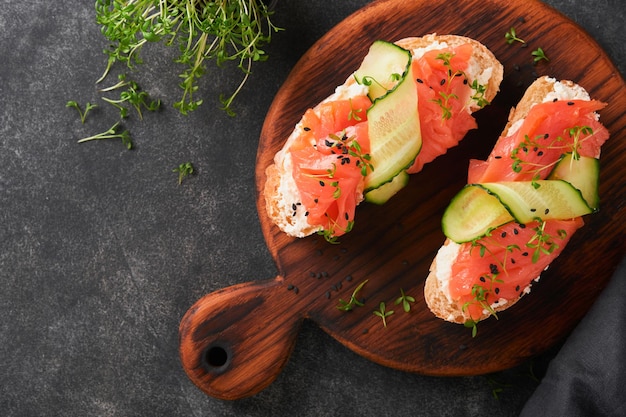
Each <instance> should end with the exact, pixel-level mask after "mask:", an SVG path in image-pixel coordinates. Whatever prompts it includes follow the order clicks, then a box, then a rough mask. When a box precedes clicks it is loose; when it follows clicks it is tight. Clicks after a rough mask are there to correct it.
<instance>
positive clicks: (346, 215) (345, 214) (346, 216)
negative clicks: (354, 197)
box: [343, 212, 350, 220]
mask: <svg viewBox="0 0 626 417" xmlns="http://www.w3.org/2000/svg"><path fill="white" fill-rule="evenodd" d="M343 217H345V218H346V220H350V215H349V214H348V212H345V213H344V215H343Z"/></svg>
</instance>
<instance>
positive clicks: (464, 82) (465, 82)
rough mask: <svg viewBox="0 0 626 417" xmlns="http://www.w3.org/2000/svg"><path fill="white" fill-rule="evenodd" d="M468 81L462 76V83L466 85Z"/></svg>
mask: <svg viewBox="0 0 626 417" xmlns="http://www.w3.org/2000/svg"><path fill="white" fill-rule="evenodd" d="M457 75H461V74H457ZM468 82H469V81H467V78H464V79H463V84H464V85H467V83H468Z"/></svg>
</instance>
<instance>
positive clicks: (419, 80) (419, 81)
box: [415, 78, 424, 84]
mask: <svg viewBox="0 0 626 417" xmlns="http://www.w3.org/2000/svg"><path fill="white" fill-rule="evenodd" d="M415 81H417V82H418V83H420V84H423V83H424V81H422V79H421V78H418V79H416V80H415Z"/></svg>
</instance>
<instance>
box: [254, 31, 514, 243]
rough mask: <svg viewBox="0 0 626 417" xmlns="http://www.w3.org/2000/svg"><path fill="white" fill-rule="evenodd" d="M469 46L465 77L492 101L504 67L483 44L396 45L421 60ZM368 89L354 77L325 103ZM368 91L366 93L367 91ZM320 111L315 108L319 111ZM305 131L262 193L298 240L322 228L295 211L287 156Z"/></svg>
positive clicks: (429, 38) (423, 41)
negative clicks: (427, 54)
mask: <svg viewBox="0 0 626 417" xmlns="http://www.w3.org/2000/svg"><path fill="white" fill-rule="evenodd" d="M466 43H470V44H472V45H473V55H472V57H471V59H470V63H469V68H468V70H467V71H466V76H467V78H468V81H469V82H473V81H474V80H477V81H478V83H479V84H481V85H484V86H485V87H486V91H485V92H484V99H486V100H487V101H491V100H492V99H493V98H494V97H495V96H496V94H497V92H498V90H499V86H500V82H501V81H502V77H503V67H502V64H501V63H500V62H499V61H498V60H497V59H496V57H495V56H494V55H493V53H492V52H491V51H490V50H489V49H488V48H487V47H486V46H484V45H483V44H481V43H480V42H478V41H476V40H474V39H470V38H467V37H463V36H456V35H436V34H430V35H426V36H423V37H410V38H405V39H401V40H399V41H397V42H396V44H397V45H399V46H401V47H403V48H405V49H408V50H411V51H412V52H413V59H417V58H419V57H421V56H422V55H423V54H424V53H425V52H426V51H428V50H431V49H441V48H445V47H456V46H458V45H462V44H466ZM364 88H365V89H366V87H364V86H362V85H359V84H357V83H356V81H355V79H354V77H353V76H352V75H351V76H350V77H348V79H347V80H346V81H345V82H344V84H343V85H341V86H339V87H338V88H337V89H336V91H335V93H334V94H332V95H331V96H329V97H328V98H327V99H326V100H324V101H327V100H333V99H337V98H349V97H353V96H354V95H356V94H363V91H364V90H363V89H364ZM365 91H366V90H365ZM316 109H317V107H315V108H314V110H316ZM478 109H480V106H479V104H478V102H477V101H475V100H470V101H469V103H468V104H467V111H468V112H469V113H473V112H475V111H477V110H478ZM303 128H304V127H303V126H302V124H301V123H298V124H297V125H296V126H295V128H294V130H293V132H292V133H291V135H290V136H289V138H287V140H286V143H285V145H284V147H283V148H282V150H281V151H279V152H278V153H277V154H276V156H275V158H274V163H273V164H272V165H270V166H268V167H267V169H266V172H265V174H266V177H267V179H266V183H265V187H264V190H263V193H264V197H265V201H266V212H267V215H268V216H269V217H270V219H271V220H272V221H273V222H274V223H275V224H276V225H277V226H278V227H279V228H280V229H281V230H282V231H283V232H285V233H287V234H289V235H291V236H295V237H305V236H308V235H310V234H313V233H315V232H317V231H320V230H321V227H320V226H312V225H310V224H309V223H308V221H307V217H306V215H305V213H306V209H300V210H298V211H296V212H294V210H293V204H294V203H293V202H294V201H300V198H299V191H298V188H297V186H296V183H295V181H294V179H293V176H292V165H291V158H290V155H289V152H288V149H289V146H290V145H291V143H292V142H293V141H294V140H295V139H296V138H297V137H298V135H299V134H301V133H302V129H303ZM362 192H363V190H362V188H359V189H358V190H357V193H358V195H357V201H358V202H361V201H362V200H363V195H362Z"/></svg>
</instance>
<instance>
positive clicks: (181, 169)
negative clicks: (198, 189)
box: [172, 162, 193, 185]
mask: <svg viewBox="0 0 626 417" xmlns="http://www.w3.org/2000/svg"><path fill="white" fill-rule="evenodd" d="M172 172H177V173H178V185H181V184H182V182H183V179H184V178H185V177H187V176H189V175H191V174H193V165H192V164H191V162H184V163H182V164H180V165H178V166H177V167H176V168H174V169H173V170H172Z"/></svg>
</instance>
